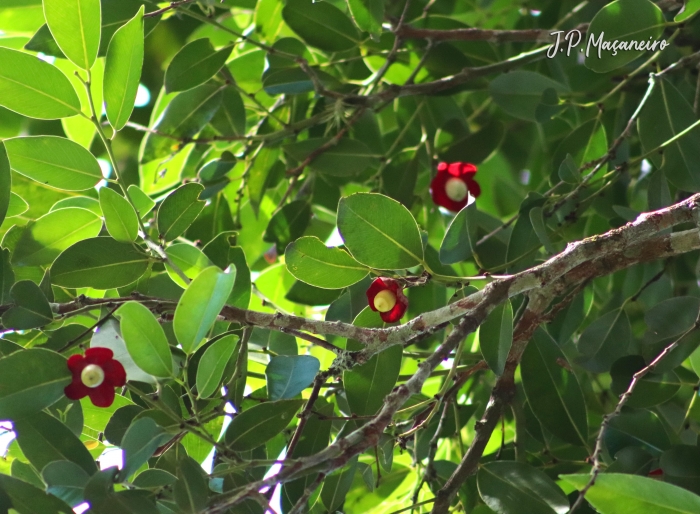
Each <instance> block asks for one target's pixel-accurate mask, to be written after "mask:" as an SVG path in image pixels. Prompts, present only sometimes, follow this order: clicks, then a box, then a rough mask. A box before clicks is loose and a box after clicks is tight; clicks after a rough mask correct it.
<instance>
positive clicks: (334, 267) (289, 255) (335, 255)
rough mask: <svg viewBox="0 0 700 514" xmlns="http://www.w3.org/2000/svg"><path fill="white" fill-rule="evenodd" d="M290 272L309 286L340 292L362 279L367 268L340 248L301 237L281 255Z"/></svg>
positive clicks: (311, 238)
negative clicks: (338, 290) (329, 246)
mask: <svg viewBox="0 0 700 514" xmlns="http://www.w3.org/2000/svg"><path fill="white" fill-rule="evenodd" d="M284 257H285V259H284V260H285V263H286V265H287V269H288V270H289V272H290V273H291V274H292V275H294V276H295V277H296V278H297V279H299V280H301V281H302V282H306V283H307V284H311V285H312V286H316V287H322V288H326V289H341V288H343V287H348V286H351V285H352V284H355V283H357V282H359V281H360V280H362V279H363V278H365V277H366V276H367V274H368V273H369V269H368V268H366V267H365V266H363V265H362V264H360V263H359V262H357V261H356V260H355V259H353V258H352V257H351V256H350V255H348V253H347V252H345V251H343V250H341V249H340V248H328V247H327V246H326V245H325V244H324V243H323V242H322V241H321V240H320V239H318V238H317V237H312V236H308V237H301V238H299V239H297V240H296V241H293V242H292V243H290V244H289V246H287V249H286V251H285V253H284Z"/></svg>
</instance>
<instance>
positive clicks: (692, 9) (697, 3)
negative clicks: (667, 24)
mask: <svg viewBox="0 0 700 514" xmlns="http://www.w3.org/2000/svg"><path fill="white" fill-rule="evenodd" d="M698 11H700V0H688V1H687V2H685V3H684V4H683V8H682V9H681V10H680V11H678V14H676V17H675V18H673V21H685V20H687V19H688V18H690V17H691V16H693V15H694V14H695V13H697V12H698Z"/></svg>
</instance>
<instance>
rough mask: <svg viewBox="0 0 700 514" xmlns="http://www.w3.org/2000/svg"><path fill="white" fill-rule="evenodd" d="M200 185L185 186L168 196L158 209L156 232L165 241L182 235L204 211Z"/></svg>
mask: <svg viewBox="0 0 700 514" xmlns="http://www.w3.org/2000/svg"><path fill="white" fill-rule="evenodd" d="M203 190H204V187H203V186H202V185H201V184H195V183H192V184H185V185H183V186H180V187H178V188H177V189H176V190H175V191H174V192H173V193H172V194H170V195H168V196H167V197H166V198H165V200H163V203H162V204H160V207H159V208H158V232H159V233H160V237H161V238H162V239H164V240H165V241H172V240H173V239H175V238H176V237H178V236H180V235H182V234H183V233H184V232H185V230H187V228H188V227H189V226H190V225H191V224H192V223H193V222H194V220H196V219H197V216H199V214H200V213H201V212H202V209H204V202H202V201H200V200H199V195H200V194H201V192H202V191H203Z"/></svg>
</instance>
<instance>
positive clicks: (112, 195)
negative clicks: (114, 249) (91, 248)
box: [95, 187, 139, 243]
mask: <svg viewBox="0 0 700 514" xmlns="http://www.w3.org/2000/svg"><path fill="white" fill-rule="evenodd" d="M100 209H101V210H102V212H103V213H104V217H105V225H107V231H108V232H109V235H110V236H112V237H113V238H114V239H115V241H119V242H120V243H133V242H134V241H136V238H137V237H138V233H139V220H138V218H137V217H136V211H134V208H133V207H132V206H131V204H130V203H129V200H127V199H126V198H124V197H123V196H122V195H120V194H119V193H117V192H116V191H114V190H112V189H110V188H108V187H103V188H100ZM95 235H97V234H95Z"/></svg>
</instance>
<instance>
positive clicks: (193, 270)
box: [165, 243, 212, 289]
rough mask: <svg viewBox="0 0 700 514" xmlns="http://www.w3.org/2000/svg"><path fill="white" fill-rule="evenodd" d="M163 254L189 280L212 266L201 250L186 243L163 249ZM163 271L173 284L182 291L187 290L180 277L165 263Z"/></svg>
mask: <svg viewBox="0 0 700 514" xmlns="http://www.w3.org/2000/svg"><path fill="white" fill-rule="evenodd" d="M165 253H166V254H167V256H168V259H170V261H171V262H172V263H173V265H175V266H177V267H178V268H179V269H180V271H182V272H183V273H184V274H185V276H186V277H187V278H189V279H193V278H195V277H196V276H197V275H199V274H200V273H201V272H202V271H204V270H205V269H206V268H208V267H209V266H211V265H212V262H211V261H210V260H209V259H208V258H207V256H206V255H204V253H203V252H202V250H200V249H199V248H197V247H196V246H192V245H191V244H188V243H177V244H174V245H172V246H169V247H168V248H166V249H165ZM165 270H166V271H167V272H168V276H170V278H171V279H172V280H173V282H175V283H176V284H177V285H178V286H180V287H181V288H183V289H186V288H187V284H186V283H185V281H184V280H183V279H182V277H180V275H179V274H178V273H177V272H176V271H175V269H174V268H173V267H172V266H171V265H170V264H169V263H167V262H166V263H165Z"/></svg>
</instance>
